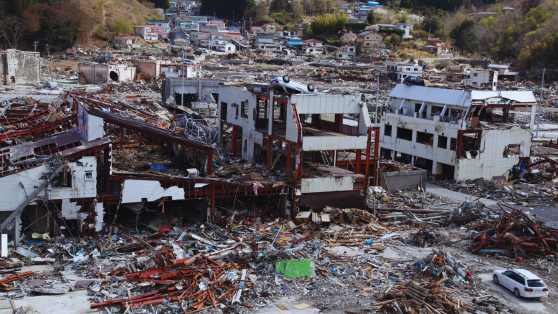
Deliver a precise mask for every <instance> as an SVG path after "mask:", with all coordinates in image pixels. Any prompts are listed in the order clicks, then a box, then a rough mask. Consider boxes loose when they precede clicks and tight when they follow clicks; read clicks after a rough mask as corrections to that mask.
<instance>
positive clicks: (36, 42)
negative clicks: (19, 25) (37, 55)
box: [33, 41, 39, 52]
mask: <svg viewBox="0 0 558 314" xmlns="http://www.w3.org/2000/svg"><path fill="white" fill-rule="evenodd" d="M38 45H39V42H38V41H34V42H33V46H35V52H37V46H38Z"/></svg>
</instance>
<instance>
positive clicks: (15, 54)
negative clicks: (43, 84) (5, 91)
mask: <svg viewBox="0 0 558 314" xmlns="http://www.w3.org/2000/svg"><path fill="white" fill-rule="evenodd" d="M40 76H41V57H40V55H39V53H38V52H32V51H19V50H14V49H10V50H6V51H5V52H3V53H2V55H1V58H0V77H1V79H2V83H3V84H4V85H10V84H29V83H37V82H39V81H40Z"/></svg>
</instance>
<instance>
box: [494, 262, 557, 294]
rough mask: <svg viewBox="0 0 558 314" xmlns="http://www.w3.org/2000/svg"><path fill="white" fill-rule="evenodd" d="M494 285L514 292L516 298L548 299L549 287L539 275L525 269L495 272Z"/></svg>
mask: <svg viewBox="0 0 558 314" xmlns="http://www.w3.org/2000/svg"><path fill="white" fill-rule="evenodd" d="M492 278H493V279H494V283H496V284H501V285H502V286H504V287H506V288H508V289H510V290H511V291H513V294H515V296H516V297H518V298H519V297H524V298H542V297H548V287H547V286H546V284H545V283H544V281H542V279H541V278H539V277H538V276H537V275H535V274H533V273H532V272H530V271H528V270H525V269H508V270H495V271H493V272H492Z"/></svg>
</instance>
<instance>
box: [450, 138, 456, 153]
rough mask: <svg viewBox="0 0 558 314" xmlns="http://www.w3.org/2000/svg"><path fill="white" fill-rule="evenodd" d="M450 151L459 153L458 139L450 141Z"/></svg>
mask: <svg viewBox="0 0 558 314" xmlns="http://www.w3.org/2000/svg"><path fill="white" fill-rule="evenodd" d="M450 150H453V151H454V152H456V151H457V139H456V138H452V139H451V140H450Z"/></svg>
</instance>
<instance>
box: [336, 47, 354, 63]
mask: <svg viewBox="0 0 558 314" xmlns="http://www.w3.org/2000/svg"><path fill="white" fill-rule="evenodd" d="M355 57H356V47H355V46H350V45H347V46H342V47H341V50H337V51H336V52H335V58H336V59H338V60H353V59H354V58H355Z"/></svg>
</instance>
